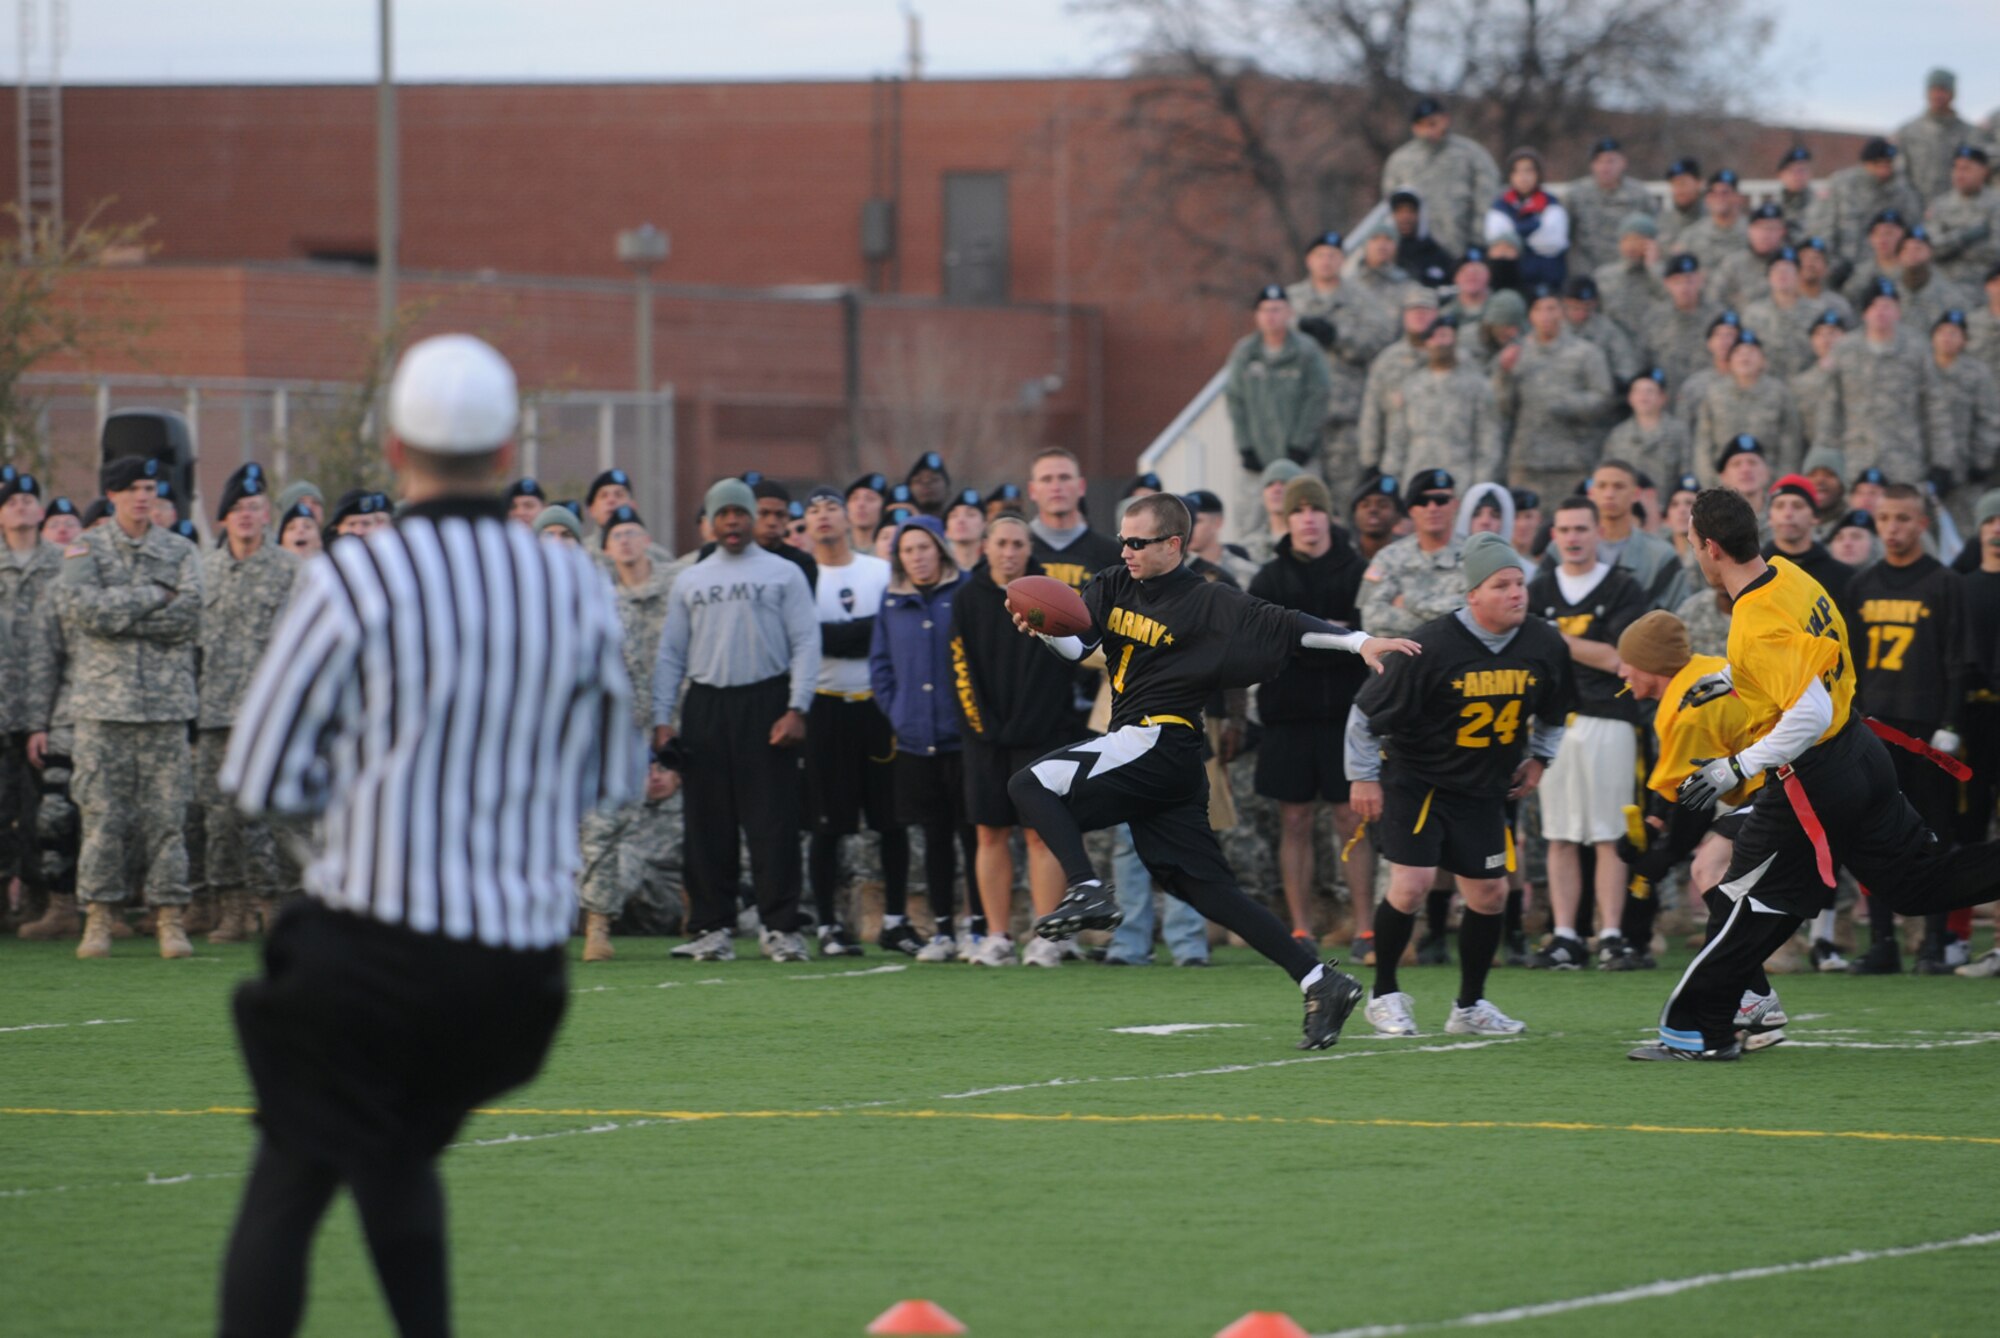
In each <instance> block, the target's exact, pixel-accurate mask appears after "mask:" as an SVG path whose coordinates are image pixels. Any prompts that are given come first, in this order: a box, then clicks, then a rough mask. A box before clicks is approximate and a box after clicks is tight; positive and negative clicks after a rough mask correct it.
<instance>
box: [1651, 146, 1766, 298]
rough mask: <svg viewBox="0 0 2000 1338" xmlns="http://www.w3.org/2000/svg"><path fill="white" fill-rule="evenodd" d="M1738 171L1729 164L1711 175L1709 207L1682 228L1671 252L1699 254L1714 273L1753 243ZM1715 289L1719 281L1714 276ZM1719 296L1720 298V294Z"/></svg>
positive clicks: (1705, 201)
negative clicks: (1692, 223)
mask: <svg viewBox="0 0 2000 1338" xmlns="http://www.w3.org/2000/svg"><path fill="white" fill-rule="evenodd" d="M1737 185H1738V182H1737V177H1736V173H1735V172H1733V171H1731V170H1730V169H1729V168H1727V167H1725V168H1723V169H1722V170H1721V171H1719V172H1717V173H1715V174H1714V175H1713V176H1711V177H1710V178H1709V179H1708V190H1707V191H1706V192H1705V193H1704V194H1703V196H1702V204H1703V207H1704V208H1705V210H1706V211H1707V214H1706V217H1704V218H1703V219H1702V220H1701V221H1700V222H1699V223H1696V224H1694V225H1693V226H1691V227H1686V228H1683V229H1681V231H1680V232H1679V233H1678V234H1677V235H1676V236H1675V237H1674V239H1673V241H1672V242H1671V243H1670V244H1668V246H1667V252H1668V254H1670V255H1671V254H1675V253H1680V252H1685V253H1686V254H1689V255H1693V256H1697V257H1699V258H1700V260H1701V267H1702V269H1703V270H1704V271H1706V272H1707V273H1708V274H1710V275H1715V274H1716V272H1717V271H1718V270H1720V269H1721V268H1722V262H1723V261H1725V260H1727V259H1728V258H1729V257H1731V256H1733V255H1735V254H1736V253H1737V252H1738V251H1741V250H1742V249H1743V248H1744V247H1745V246H1747V245H1748V244H1749V236H1750V233H1749V229H1748V228H1747V227H1746V226H1745V225H1744V221H1743V192H1742V191H1741V190H1739V189H1737ZM1709 287H1710V289H1711V292H1712V290H1713V289H1714V287H1715V282H1714V280H1713V279H1711V282H1710V284H1709ZM1715 300H1717V301H1720V300H1721V299H1720V298H1719V297H1717V298H1715Z"/></svg>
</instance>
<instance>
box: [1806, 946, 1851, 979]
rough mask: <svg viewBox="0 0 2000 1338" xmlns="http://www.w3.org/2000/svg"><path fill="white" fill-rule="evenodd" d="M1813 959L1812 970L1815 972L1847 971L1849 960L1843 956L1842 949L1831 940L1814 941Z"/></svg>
mask: <svg viewBox="0 0 2000 1338" xmlns="http://www.w3.org/2000/svg"><path fill="white" fill-rule="evenodd" d="M1811 958H1812V968H1813V970H1815V971H1845V970H1847V958H1845V957H1843V956H1841V953H1840V949H1839V948H1838V947H1836V946H1835V945H1834V943H1833V940H1831V939H1824V938H1816V939H1814V940H1813V945H1812V953H1811Z"/></svg>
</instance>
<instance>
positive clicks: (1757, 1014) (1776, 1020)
mask: <svg viewBox="0 0 2000 1338" xmlns="http://www.w3.org/2000/svg"><path fill="white" fill-rule="evenodd" d="M1790 1021H1791V1019H1790V1018H1788V1017H1786V1016H1785V1007H1784V1005H1783V1004H1781V1003H1779V1002H1778V992H1777V991H1776V990H1772V991H1771V992H1770V993H1769V994H1757V993H1754V992H1752V991H1750V990H1745V991H1743V998H1742V1001H1741V1002H1739V1003H1738V1004H1737V1005H1736V1030H1738V1031H1774V1030H1776V1029H1777V1028H1779V1027H1782V1026H1784V1025H1785V1024H1786V1023H1787V1022H1790Z"/></svg>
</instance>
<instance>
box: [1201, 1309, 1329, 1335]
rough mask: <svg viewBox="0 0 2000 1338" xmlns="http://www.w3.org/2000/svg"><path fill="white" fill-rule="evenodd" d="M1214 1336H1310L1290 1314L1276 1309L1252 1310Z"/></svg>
mask: <svg viewBox="0 0 2000 1338" xmlns="http://www.w3.org/2000/svg"><path fill="white" fill-rule="evenodd" d="M1215 1338H1310V1336H1309V1335H1308V1334H1307V1333H1306V1331H1305V1330H1304V1329H1302V1328H1300V1327H1299V1322H1298V1321H1297V1320H1295V1319H1293V1318H1292V1317H1291V1316H1290V1315H1286V1314H1281V1313H1279V1312H1278V1311H1276V1310H1253V1311H1251V1312H1250V1313H1249V1314H1247V1315H1245V1316H1244V1317H1243V1318H1242V1319H1239V1320H1237V1321H1236V1322H1235V1323H1234V1324H1232V1325H1230V1326H1229V1327H1228V1328H1226V1329H1224V1330H1223V1331H1222V1332H1221V1333H1218V1334H1216V1335H1215Z"/></svg>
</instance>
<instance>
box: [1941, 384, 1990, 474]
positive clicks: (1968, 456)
mask: <svg viewBox="0 0 2000 1338" xmlns="http://www.w3.org/2000/svg"><path fill="white" fill-rule="evenodd" d="M1937 375H1938V389H1939V391H1940V392H1941V393H1942V394H1943V396H1944V404H1945V413H1946V415H1947V416H1948V417H1949V418H1950V419H1951V441H1952V444H1953V445H1955V446H1956V447H1957V448H1958V458H1957V459H1956V460H1954V461H1953V462H1952V473H1953V474H1955V475H1956V476H1958V477H1959V478H1960V479H1964V478H1967V477H1970V475H1969V473H1968V470H1978V471H1980V472H1981V473H1982V474H1984V473H1986V472H1989V471H1990V470H1991V469H1992V468H1993V461H1994V456H1995V454H1996V452H2000V378H1995V377H1994V375H1993V373H1991V372H1989V371H1988V370H1986V365H1985V364H1984V363H1982V362H1980V361H1979V360H1978V359H1976V358H1969V357H1965V356H1963V355H1961V356H1960V358H1959V360H1958V361H1957V362H1955V363H1953V364H1952V365H1951V366H1949V367H1939V368H1938V369H1937Z"/></svg>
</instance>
